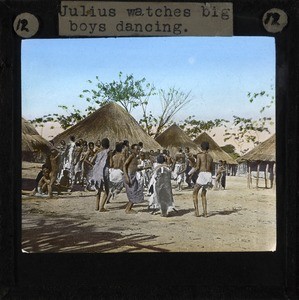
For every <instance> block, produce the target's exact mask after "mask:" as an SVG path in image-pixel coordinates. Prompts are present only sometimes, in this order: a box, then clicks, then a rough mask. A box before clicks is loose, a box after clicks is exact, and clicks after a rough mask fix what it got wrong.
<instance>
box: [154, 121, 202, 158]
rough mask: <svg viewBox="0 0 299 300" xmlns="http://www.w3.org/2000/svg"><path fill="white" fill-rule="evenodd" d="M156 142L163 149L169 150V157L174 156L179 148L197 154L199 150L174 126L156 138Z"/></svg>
mask: <svg viewBox="0 0 299 300" xmlns="http://www.w3.org/2000/svg"><path fill="white" fill-rule="evenodd" d="M156 141H157V142H158V143H159V144H160V145H161V146H162V147H163V148H164V149H167V150H169V152H170V155H171V156H174V155H175V154H176V153H177V152H178V149H179V148H185V147H189V148H190V152H191V153H194V154H197V153H198V152H199V151H200V149H199V148H198V146H197V145H196V144H195V143H194V142H193V141H192V140H191V139H190V138H189V136H188V135H187V134H186V133H185V132H184V131H183V130H182V129H181V128H180V127H179V126H177V125H176V124H173V125H171V126H170V127H168V128H167V129H166V130H165V131H164V132H162V133H161V134H160V135H158V136H157V137H156Z"/></svg>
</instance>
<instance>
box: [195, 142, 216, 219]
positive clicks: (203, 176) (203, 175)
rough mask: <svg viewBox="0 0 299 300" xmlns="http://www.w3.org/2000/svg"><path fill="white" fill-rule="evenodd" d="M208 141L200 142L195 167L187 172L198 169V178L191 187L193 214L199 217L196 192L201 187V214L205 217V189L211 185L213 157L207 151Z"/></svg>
mask: <svg viewBox="0 0 299 300" xmlns="http://www.w3.org/2000/svg"><path fill="white" fill-rule="evenodd" d="M209 147H210V146H209V143H208V142H202V143H201V149H202V151H203V152H202V153H199V154H197V159H196V167H195V168H194V169H192V170H191V171H190V172H189V175H192V172H195V171H197V170H199V174H198V178H197V180H196V183H195V185H194V189H193V203H194V208H195V216H196V217H199V212H198V192H199V190H200V189H201V188H202V191H201V199H202V208H203V216H204V217H207V216H208V214H207V197H206V195H207V189H208V188H211V187H212V186H213V185H212V165H213V158H212V156H211V155H210V154H209V153H208V151H209Z"/></svg>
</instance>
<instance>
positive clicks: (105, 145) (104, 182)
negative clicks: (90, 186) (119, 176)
mask: <svg viewBox="0 0 299 300" xmlns="http://www.w3.org/2000/svg"><path fill="white" fill-rule="evenodd" d="M109 147H110V142H109V140H108V139H107V138H104V139H103V140H102V149H101V150H100V151H99V152H98V153H97V155H96V156H94V159H93V160H92V161H91V163H93V161H94V167H93V176H92V178H93V180H94V182H95V186H96V189H97V191H98V192H97V197H96V208H95V209H96V210H100V212H106V211H107V209H105V207H104V206H105V204H106V201H107V198H108V194H109V167H110V159H111V157H110V149H109ZM103 191H104V195H103V197H102V198H101V194H102V192H103Z"/></svg>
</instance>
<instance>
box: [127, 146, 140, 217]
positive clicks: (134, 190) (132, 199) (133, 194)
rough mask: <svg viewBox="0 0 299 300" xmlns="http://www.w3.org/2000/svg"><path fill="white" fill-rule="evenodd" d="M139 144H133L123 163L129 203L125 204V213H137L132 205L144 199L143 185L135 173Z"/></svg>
mask: <svg viewBox="0 0 299 300" xmlns="http://www.w3.org/2000/svg"><path fill="white" fill-rule="evenodd" d="M139 152H140V146H139V145H138V144H133V145H132V146H131V154H130V156H129V157H128V159H127V160H126V161H125V163H124V181H125V187H126V192H127V196H128V199H129V203H128V204H127V206H126V210H125V212H126V213H127V214H132V213H137V212H136V211H134V210H133V209H132V207H133V205H134V204H136V203H140V202H143V201H144V195H143V186H142V185H140V184H139V182H138V180H137V177H136V174H137V171H138V155H139Z"/></svg>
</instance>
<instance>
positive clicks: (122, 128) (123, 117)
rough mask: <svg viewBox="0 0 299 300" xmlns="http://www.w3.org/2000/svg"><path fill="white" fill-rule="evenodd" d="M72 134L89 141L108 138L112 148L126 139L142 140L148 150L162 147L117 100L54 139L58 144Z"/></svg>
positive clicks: (144, 147)
mask: <svg viewBox="0 0 299 300" xmlns="http://www.w3.org/2000/svg"><path fill="white" fill-rule="evenodd" d="M71 135H73V136H75V138H76V140H78V139H81V138H82V139H84V140H86V141H88V142H96V141H97V140H99V139H100V140H102V139H103V138H108V139H109V141H110V147H111V148H114V147H115V145H116V143H118V142H122V141H124V140H128V141H129V142H130V144H131V145H132V144H135V143H139V142H142V143H143V149H144V150H146V151H149V150H157V149H159V148H160V145H159V144H158V143H157V142H155V140H154V139H153V138H151V137H150V136H149V135H148V134H147V133H146V132H145V131H144V130H143V129H142V127H141V126H140V125H139V124H138V122H137V121H136V120H135V119H134V118H133V117H132V116H131V115H130V114H129V113H128V112H127V111H126V110H125V109H124V108H122V107H121V106H119V105H118V104H116V103H115V102H109V103H108V104H106V105H104V106H102V107H101V108H99V109H98V110H96V111H95V112H94V113H92V114H90V115H89V116H88V117H86V118H85V119H84V120H82V121H80V122H78V123H77V124H76V125H74V126H72V127H70V128H69V129H67V130H65V131H64V132H62V133H60V134H58V135H57V136H56V137H55V138H54V139H53V141H54V143H55V145H56V144H57V143H59V142H60V141H61V140H65V141H68V140H69V137H70V136H71Z"/></svg>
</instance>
